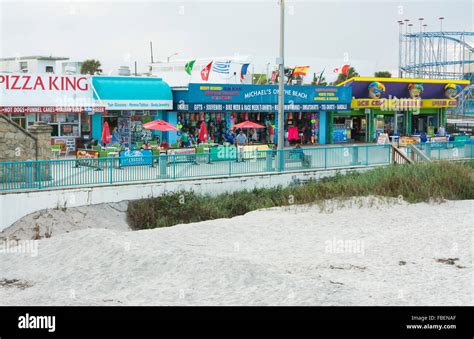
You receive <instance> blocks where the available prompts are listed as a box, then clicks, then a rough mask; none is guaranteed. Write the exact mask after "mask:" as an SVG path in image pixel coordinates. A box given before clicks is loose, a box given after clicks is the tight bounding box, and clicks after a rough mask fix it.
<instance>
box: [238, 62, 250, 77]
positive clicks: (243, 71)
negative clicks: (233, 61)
mask: <svg viewBox="0 0 474 339" xmlns="http://www.w3.org/2000/svg"><path fill="white" fill-rule="evenodd" d="M249 65H250V64H243V65H242V69H241V70H240V79H242V80H243V79H244V76H245V75H246V74H247V70H248V68H249Z"/></svg>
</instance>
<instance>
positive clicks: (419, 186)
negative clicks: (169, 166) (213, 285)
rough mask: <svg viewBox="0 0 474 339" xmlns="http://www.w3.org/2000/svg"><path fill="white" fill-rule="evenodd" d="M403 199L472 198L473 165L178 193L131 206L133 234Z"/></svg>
mask: <svg viewBox="0 0 474 339" xmlns="http://www.w3.org/2000/svg"><path fill="white" fill-rule="evenodd" d="M369 195H374V196H382V197H393V198H397V197H400V196H401V197H403V199H404V200H405V201H407V202H411V203H416V202H422V201H431V200H442V199H448V200H463V199H474V161H468V162H464V163H460V162H458V163H454V162H436V163H420V164H415V165H403V166H400V165H398V166H394V165H392V166H386V167H379V168H376V169H373V170H370V171H367V172H363V173H361V172H352V173H349V174H346V175H341V174H337V175H336V176H335V177H332V178H326V179H322V180H320V181H310V182H308V183H305V184H303V185H294V186H290V187H287V188H282V187H277V188H268V189H254V190H252V191H240V192H234V193H228V194H221V195H218V196H209V195H196V194H194V193H193V192H181V193H173V194H168V195H164V196H161V197H158V198H150V199H142V200H136V201H132V202H130V203H129V206H128V219H129V223H130V225H131V227H132V228H133V229H148V228H155V227H166V226H172V225H176V224H183V223H191V222H197V221H204V220H212V219H219V218H232V217H234V216H238V215H243V214H245V213H247V212H250V211H254V210H257V209H261V208H270V207H276V206H287V205H293V204H310V203H317V202H321V201H323V200H326V199H348V198H350V197H358V196H369Z"/></svg>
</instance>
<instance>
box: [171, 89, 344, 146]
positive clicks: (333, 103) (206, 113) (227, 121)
mask: <svg viewBox="0 0 474 339" xmlns="http://www.w3.org/2000/svg"><path fill="white" fill-rule="evenodd" d="M173 101H174V104H173V106H174V107H173V112H172V113H170V115H169V122H171V123H175V124H176V125H177V127H178V129H180V131H186V132H187V133H193V130H194V129H196V127H197V126H200V124H201V123H202V122H203V121H204V122H205V123H206V125H207V130H208V131H209V138H210V139H211V140H212V141H213V142H215V143H219V144H221V143H223V142H225V141H226V134H227V133H228V132H229V130H231V129H232V126H233V125H235V124H238V123H241V122H245V121H251V122H254V123H257V124H259V125H261V126H264V128H259V129H249V130H248V131H247V133H248V135H247V136H248V138H249V140H251V141H253V142H254V143H266V144H269V143H276V138H277V137H276V136H277V134H278V128H279V126H280V124H279V122H278V113H277V112H278V86H276V85H247V84H241V85H239V84H228V85H224V84H189V86H187V87H184V88H173ZM350 102H351V88H349V87H346V88H344V87H334V86H296V85H295V86H286V87H285V121H284V122H283V126H284V128H285V143H286V144H287V145H294V144H303V145H305V144H317V143H319V144H325V143H326V142H327V133H326V132H327V131H326V130H327V127H326V126H327V123H326V121H327V116H328V112H349V111H350ZM178 135H179V132H178ZM173 141H174V140H171V142H173Z"/></svg>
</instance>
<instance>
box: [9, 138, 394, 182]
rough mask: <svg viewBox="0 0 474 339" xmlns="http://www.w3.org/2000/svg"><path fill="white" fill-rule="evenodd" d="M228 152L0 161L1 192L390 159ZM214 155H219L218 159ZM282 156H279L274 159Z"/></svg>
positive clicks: (381, 148) (326, 152) (374, 150)
mask: <svg viewBox="0 0 474 339" xmlns="http://www.w3.org/2000/svg"><path fill="white" fill-rule="evenodd" d="M234 151H235V153H234V154H230V155H229V150H228V149H227V150H226V152H222V157H223V158H224V157H225V159H224V160H222V159H219V157H220V155H219V154H220V153H219V152H217V155H214V156H213V157H210V156H209V154H208V153H201V154H192V155H156V156H144V157H136V158H134V159H135V160H138V161H139V162H140V161H143V162H147V163H148V165H135V166H124V164H123V163H121V160H120V158H98V159H97V158H95V159H61V160H59V159H58V160H37V161H15V162H0V191H11V190H30V189H44V188H59V187H75V186H86V187H87V186H93V185H103V184H114V183H127V182H146V181H153V180H179V179H186V178H205V177H228V176H235V175H246V174H258V173H269V172H282V171H283V172H287V171H295V170H313V169H333V168H347V167H354V166H370V165H384V164H385V165H386V164H389V163H390V145H360V146H356V145H354V146H349V145H347V146H327V147H316V148H306V149H303V148H301V149H291V150H284V151H249V152H244V153H240V154H239V152H238V151H237V149H235V150H234ZM216 156H217V158H216ZM278 159H280V160H278Z"/></svg>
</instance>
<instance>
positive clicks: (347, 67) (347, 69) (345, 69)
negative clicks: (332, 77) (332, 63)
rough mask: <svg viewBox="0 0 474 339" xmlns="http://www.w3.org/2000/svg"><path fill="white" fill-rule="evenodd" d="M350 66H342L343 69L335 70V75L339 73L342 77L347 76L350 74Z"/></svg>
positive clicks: (337, 68)
mask: <svg viewBox="0 0 474 339" xmlns="http://www.w3.org/2000/svg"><path fill="white" fill-rule="evenodd" d="M349 67H350V65H342V66H341V67H336V68H334V73H339V74H342V75H347V74H348V73H349Z"/></svg>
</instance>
